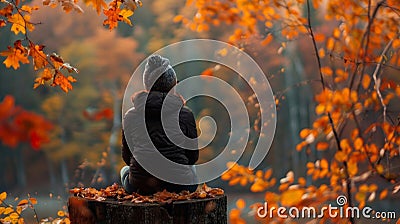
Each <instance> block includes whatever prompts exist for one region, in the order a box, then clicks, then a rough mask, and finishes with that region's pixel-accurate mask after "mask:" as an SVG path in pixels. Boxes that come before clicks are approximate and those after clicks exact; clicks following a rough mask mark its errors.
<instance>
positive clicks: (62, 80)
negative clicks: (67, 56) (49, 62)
mask: <svg viewBox="0 0 400 224" xmlns="http://www.w3.org/2000/svg"><path fill="white" fill-rule="evenodd" d="M73 82H76V79H74V77H72V76H68V77H65V76H64V75H63V74H62V73H61V72H57V76H56V77H55V79H54V80H53V83H52V84H51V86H59V87H60V88H61V89H62V90H63V91H64V92H66V93H68V91H69V90H72V85H71V83H73Z"/></svg>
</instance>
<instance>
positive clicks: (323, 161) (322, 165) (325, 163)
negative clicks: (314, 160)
mask: <svg viewBox="0 0 400 224" xmlns="http://www.w3.org/2000/svg"><path fill="white" fill-rule="evenodd" d="M320 167H321V168H322V169H328V167H329V163H328V161H327V160H326V159H322V160H321V163H320Z"/></svg>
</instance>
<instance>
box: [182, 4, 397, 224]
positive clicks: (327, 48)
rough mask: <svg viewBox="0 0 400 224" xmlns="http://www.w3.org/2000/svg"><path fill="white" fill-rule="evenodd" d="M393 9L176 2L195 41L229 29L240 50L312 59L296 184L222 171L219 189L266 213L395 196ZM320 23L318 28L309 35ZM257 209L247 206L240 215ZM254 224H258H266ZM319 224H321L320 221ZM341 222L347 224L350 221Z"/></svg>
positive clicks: (291, 176)
mask: <svg viewBox="0 0 400 224" xmlns="http://www.w3.org/2000/svg"><path fill="white" fill-rule="evenodd" d="M399 3H400V2H399V1H396V0H381V1H374V0H372V1H371V0H369V1H366V0H364V1H355V0H354V1H353V0H351V1H336V0H331V1H320V0H312V1H311V0H293V1H278V0H267V1H242V0H237V1H209V0H206V1H192V0H188V1H186V7H187V8H194V14H193V17H188V16H187V15H186V16H185V15H178V16H176V17H175V21H176V22H181V23H182V24H183V25H185V26H187V27H188V28H190V29H192V30H195V31H198V32H204V31H207V30H210V29H211V28H212V27H220V26H222V24H224V25H227V26H231V27H232V30H233V31H231V33H230V36H229V38H228V40H229V42H230V43H232V44H235V45H238V46H241V47H243V48H244V49H245V48H246V44H248V43H249V42H252V43H254V42H256V44H259V45H262V46H267V45H271V44H272V43H278V44H280V46H281V47H280V48H279V50H278V52H277V53H278V54H281V53H282V52H283V51H284V50H285V48H286V47H287V44H288V43H293V42H294V43H296V42H297V41H299V39H302V38H303V36H306V37H307V38H308V40H309V43H310V46H312V49H310V50H309V51H308V52H307V53H308V54H312V55H314V56H313V57H314V61H315V64H316V65H317V68H316V69H313V70H310V71H312V72H313V73H314V74H313V75H314V76H317V77H319V82H320V84H321V85H320V87H321V88H319V89H316V90H315V91H316V94H315V120H314V121H313V122H312V124H311V127H308V128H304V129H303V130H302V131H301V132H300V133H299V135H300V138H301V139H302V141H301V142H299V144H298V145H297V147H296V150H297V151H302V150H305V151H306V154H307V158H308V160H309V161H308V163H307V164H306V167H307V171H306V176H304V177H301V176H299V177H297V178H296V176H298V174H296V173H294V172H293V171H289V172H288V173H287V175H286V176H285V177H283V178H280V181H276V180H275V178H271V173H272V170H267V171H265V172H264V171H261V170H258V171H253V170H249V169H248V168H246V167H243V166H240V165H238V164H227V166H228V167H231V169H230V170H229V171H227V172H226V173H225V174H224V175H223V176H222V179H223V180H226V181H229V185H237V184H240V185H242V186H250V190H251V191H252V192H265V200H264V201H267V202H268V203H269V204H270V205H271V206H274V205H276V206H296V207H302V206H306V205H308V206H313V207H315V208H320V207H321V206H323V205H325V204H327V203H329V202H330V201H334V200H335V198H336V197H337V196H338V195H345V196H346V197H347V198H348V200H349V202H348V204H347V205H346V206H358V207H360V208H362V207H364V206H365V205H366V203H368V202H371V201H374V200H376V199H380V200H382V199H384V198H386V197H388V196H395V195H396V194H398V191H399V189H400V184H399V181H400V173H399V172H398V169H396V168H395V167H396V166H395V164H396V162H395V161H398V158H399V150H398V149H399V147H400V134H399V133H400V120H399V117H398V116H399V107H398V105H399V103H400V85H399V84H398V83H399V82H398V81H399V79H398V77H397V76H394V74H396V73H397V74H398V72H399V65H400V54H399V50H400V38H399V33H400V18H399V17H400V16H399V12H400V9H399V8H398V6H399ZM320 23H322V24H323V26H318V25H315V24H320ZM279 100H280V99H279V98H277V102H279ZM397 165H398V164H397ZM310 177H311V179H310ZM378 180H379V181H378ZM377 181H378V182H377ZM277 183H278V186H276V184H277ZM273 188H278V190H279V194H277V193H274V192H272V191H269V189H273ZM260 206H262V205H261V203H256V204H253V205H250V210H252V211H253V212H254V211H256V209H257V208H258V207H260ZM244 208H245V203H244V201H243V200H242V199H240V200H239V201H238V202H237V208H236V209H233V210H232V211H231V213H230V221H231V222H232V223H244V222H245V221H244V219H243V218H241V215H242V210H243V209H244ZM275 217H277V216H275ZM255 218H256V219H257V220H258V221H260V222H263V223H264V222H266V223H268V222H270V221H272V220H270V219H268V218H267V219H260V218H258V217H257V216H255ZM326 219H328V216H326V217H324V218H323V219H322V220H320V221H321V222H324V221H326ZM275 221H278V222H283V221H284V220H282V219H278V218H277V219H275ZM333 221H338V220H337V219H335V220H333ZM348 221H350V222H354V220H353V219H352V218H350V219H349V220H348Z"/></svg>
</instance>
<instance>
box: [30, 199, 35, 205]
mask: <svg viewBox="0 0 400 224" xmlns="http://www.w3.org/2000/svg"><path fill="white" fill-rule="evenodd" d="M29 201H31V204H32V205H36V204H37V200H36V198H29Z"/></svg>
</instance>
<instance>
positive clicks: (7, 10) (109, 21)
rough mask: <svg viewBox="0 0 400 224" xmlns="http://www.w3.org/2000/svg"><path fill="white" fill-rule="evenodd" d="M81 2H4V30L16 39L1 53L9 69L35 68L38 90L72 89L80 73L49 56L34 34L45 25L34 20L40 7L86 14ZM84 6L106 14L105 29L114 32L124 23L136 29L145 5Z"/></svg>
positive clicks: (0, 9)
mask: <svg viewBox="0 0 400 224" xmlns="http://www.w3.org/2000/svg"><path fill="white" fill-rule="evenodd" d="M80 3H81V2H79V1H78V0H44V1H43V6H30V5H29V4H28V3H27V2H25V1H24V0H22V1H20V0H11V1H2V2H1V3H0V29H2V31H4V30H5V29H8V30H9V31H10V32H13V33H14V34H15V35H16V39H17V40H16V41H15V42H14V44H13V46H8V49H7V50H1V52H0V56H3V57H5V59H4V61H3V63H4V64H5V66H6V67H7V68H11V67H12V68H13V69H15V70H17V69H19V68H20V64H32V65H33V68H34V70H35V71H37V73H38V77H37V78H36V79H35V83H34V88H37V87H38V86H40V85H44V84H49V85H51V86H58V87H60V88H61V89H62V90H63V91H64V92H68V91H69V90H71V89H72V83H74V82H76V81H77V80H76V79H75V78H74V76H73V75H71V74H72V73H78V69H76V68H75V67H73V66H71V65H70V64H69V63H67V62H65V61H64V60H63V59H62V57H61V56H59V55H57V54H56V53H52V54H48V53H46V52H45V49H44V48H45V46H44V45H41V44H39V43H35V42H34V41H33V40H32V39H31V37H30V33H31V32H34V30H35V27H36V26H38V25H40V24H41V22H42V21H32V20H31V16H32V14H34V13H35V11H36V10H38V9H39V7H45V6H49V7H53V8H54V7H57V6H58V5H60V6H61V7H62V9H63V10H64V11H65V12H66V13H69V12H71V11H74V12H77V13H83V10H82V8H81V7H80V6H79V4H80ZM82 3H84V4H86V5H91V6H92V7H93V9H95V10H96V12H97V13H98V15H100V14H103V15H104V16H105V17H106V18H105V20H104V21H103V25H104V26H107V27H108V28H109V29H110V30H113V29H114V28H116V27H117V26H118V22H124V23H127V24H129V25H131V26H132V22H131V20H130V17H131V16H132V15H133V13H134V11H135V10H136V8H137V7H139V6H141V5H142V3H141V1H139V0H113V1H110V2H109V3H106V2H105V1H104V0H83V1H82Z"/></svg>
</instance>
